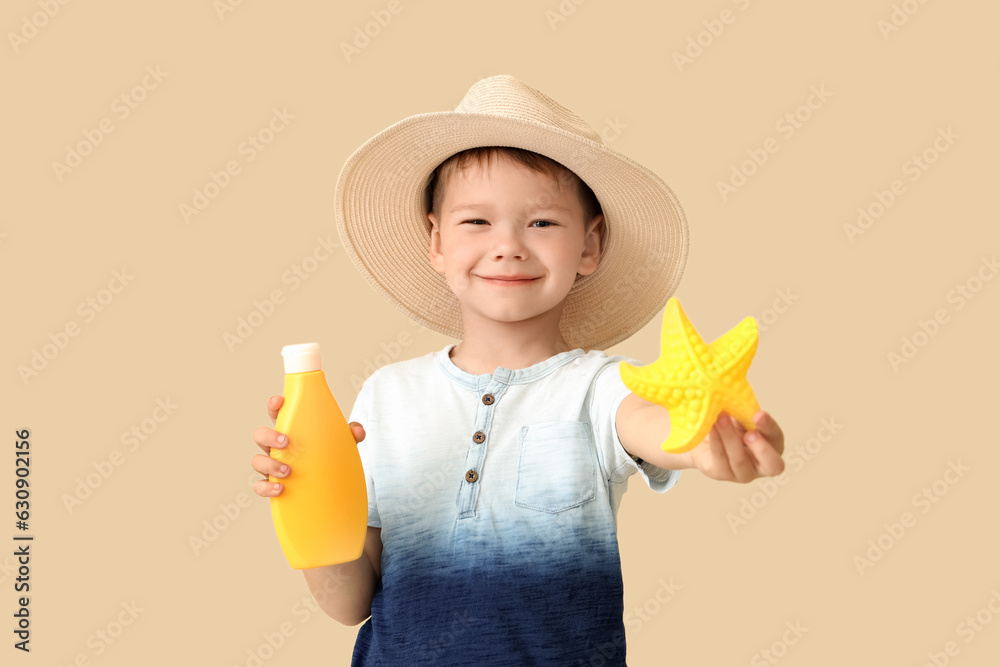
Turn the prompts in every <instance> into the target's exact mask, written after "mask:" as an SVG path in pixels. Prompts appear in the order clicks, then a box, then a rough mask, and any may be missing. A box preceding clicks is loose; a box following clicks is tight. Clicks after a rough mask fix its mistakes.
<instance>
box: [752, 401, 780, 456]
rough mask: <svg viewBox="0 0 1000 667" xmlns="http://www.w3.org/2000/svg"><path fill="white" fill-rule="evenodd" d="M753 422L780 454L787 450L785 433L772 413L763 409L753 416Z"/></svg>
mask: <svg viewBox="0 0 1000 667" xmlns="http://www.w3.org/2000/svg"><path fill="white" fill-rule="evenodd" d="M753 423H754V425H755V426H756V427H757V430H758V431H760V434H761V435H763V436H764V438H765V439H766V440H767V441H768V442H770V443H771V444H772V445H773V446H774V449H775V450H777V452H778V454H781V453H783V452H784V451H785V434H784V433H783V432H782V430H781V427H780V426H778V422H776V421H774V418H773V417H772V416H771V415H769V414H768V413H766V412H764V411H763V410H761V411H760V412H758V413H757V414H755V415H754V416H753Z"/></svg>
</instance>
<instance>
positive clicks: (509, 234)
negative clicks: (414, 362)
mask: <svg viewBox="0 0 1000 667" xmlns="http://www.w3.org/2000/svg"><path fill="white" fill-rule="evenodd" d="M599 217H600V216H599ZM428 218H429V220H430V222H431V225H432V228H431V242H430V249H429V256H430V260H431V265H432V266H433V267H434V270H435V271H437V272H438V273H443V274H444V276H445V279H446V280H447V281H448V286H449V287H450V288H451V291H452V292H454V294H455V296H456V297H458V301H459V304H460V306H461V309H462V317H463V320H464V321H465V322H466V323H469V322H470V318H475V319H476V320H477V321H479V322H483V321H484V320H491V321H494V322H520V321H523V320H526V319H530V318H535V317H539V316H544V315H546V314H550V315H555V316H554V317H552V318H550V319H551V321H552V322H553V323H554V324H555V326H556V327H558V321H559V318H558V314H561V312H562V306H563V302H564V301H565V298H566V295H567V294H568V293H569V291H570V289H571V288H572V287H573V283H574V281H575V280H576V276H577V274H580V275H589V274H590V273H593V272H594V270H595V269H596V268H597V263H598V260H599V259H600V232H601V228H602V226H603V219H598V220H597V221H596V222H594V224H593V225H592V226H591V227H590V228H589V229H588V230H587V231H586V232H585V231H584V219H583V206H582V205H581V203H580V201H579V197H578V196H577V193H576V191H575V188H573V187H572V186H570V185H568V184H566V183H562V184H561V183H560V182H559V181H557V180H556V179H554V178H552V177H551V176H549V175H548V174H544V173H537V172H534V171H532V170H530V169H528V168H526V167H524V166H522V165H520V164H516V163H513V162H511V161H509V160H508V159H506V158H501V159H498V160H497V159H495V160H491V161H490V163H489V165H488V166H483V167H479V166H476V165H475V164H473V165H472V166H470V167H469V168H468V169H466V170H456V171H453V172H452V174H451V176H450V178H449V179H448V182H447V184H446V187H445V194H444V198H443V201H442V202H441V206H440V211H439V212H438V214H437V215H436V214H435V213H429V214H428ZM554 309H558V311H555V310H554Z"/></svg>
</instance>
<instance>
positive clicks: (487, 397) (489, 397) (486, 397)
mask: <svg viewBox="0 0 1000 667" xmlns="http://www.w3.org/2000/svg"><path fill="white" fill-rule="evenodd" d="M495 400H496V399H495V398H493V394H483V403H484V404H485V405H493V401H495Z"/></svg>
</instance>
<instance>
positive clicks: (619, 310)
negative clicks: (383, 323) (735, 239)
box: [252, 76, 784, 666]
mask: <svg viewBox="0 0 1000 667" xmlns="http://www.w3.org/2000/svg"><path fill="white" fill-rule="evenodd" d="M337 201H338V205H337V214H338V226H339V229H340V233H341V238H342V240H343V242H344V246H345V248H346V249H347V252H348V254H349V255H350V256H351V258H352V260H353V261H354V262H355V263H356V265H357V266H358V267H359V269H360V270H361V271H362V273H363V274H364V275H365V276H366V277H367V278H368V279H369V280H370V281H371V282H372V284H373V285H374V286H375V287H376V289H378V291H379V292H381V293H382V294H383V295H385V296H386V297H387V298H388V299H389V300H390V301H391V302H392V303H394V305H396V306H397V307H399V308H400V309H401V310H403V311H404V312H405V313H407V315H409V316H410V317H413V318H414V319H416V320H417V321H419V322H421V323H422V324H424V325H426V326H428V327H430V328H433V329H435V330H437V331H441V332H444V333H447V334H449V335H451V336H452V337H454V338H456V339H459V340H460V342H459V343H457V344H449V345H447V346H446V347H445V348H444V349H442V350H440V351H438V352H435V353H431V354H427V355H425V356H422V357H419V358H416V359H411V360H408V361H403V362H400V363H395V364H391V365H388V366H384V367H382V368H380V369H379V370H377V371H376V372H375V373H373V374H372V375H371V376H370V377H369V378H368V380H367V381H366V382H365V384H364V385H363V386H362V388H361V391H360V393H359V394H358V397H357V400H356V402H355V405H354V409H353V411H352V412H351V416H350V419H351V422H352V428H353V429H354V433H355V437H356V438H357V439H358V442H359V443H360V444H359V451H360V453H361V457H362V461H363V464H364V469H365V474H366V477H367V484H368V503H369V509H368V526H369V527H368V539H367V542H366V546H365V553H364V555H363V556H362V557H361V558H360V559H359V560H357V561H354V562H353V563H347V564H344V565H338V566H330V567H326V568H316V569H313V570H304V574H305V578H306V581H307V583H308V585H309V587H310V590H311V591H312V592H313V595H314V596H316V599H317V602H318V603H319V604H320V605H321V607H322V608H323V609H324V610H325V611H326V612H327V613H328V614H329V615H330V616H331V617H333V618H335V619H336V620H338V621H339V622H341V623H344V624H349V625H355V624H358V623H361V622H362V621H364V620H365V619H368V620H367V622H365V623H364V625H363V626H362V627H361V629H360V630H359V633H358V638H357V642H356V644H355V649H354V656H353V662H352V664H353V665H490V666H493V665H624V664H625V632H624V624H623V617H622V615H623V591H622V575H621V563H620V559H619V553H618V542H617V536H616V516H617V510H618V507H619V504H620V502H621V497H622V494H623V493H624V492H625V490H626V488H627V483H628V479H629V477H630V476H631V475H632V474H634V473H636V472H638V473H639V474H640V475H641V476H642V479H643V480H644V482H645V483H646V485H647V486H649V488H651V489H653V490H654V491H656V492H659V493H662V492H664V491H666V490H667V489H669V488H670V487H671V486H673V484H674V483H676V481H677V479H678V476H679V474H680V473H679V471H680V470H681V469H683V468H698V469H699V470H701V471H702V472H703V473H704V474H706V475H707V476H709V477H710V478H713V479H721V480H731V481H739V482H748V481H750V480H752V479H755V478H756V477H759V476H762V475H776V474H779V473H780V472H781V471H782V470H783V467H784V465H783V462H782V460H781V452H782V450H783V446H784V445H783V436H782V433H781V429H780V428H779V427H778V425H777V423H776V422H775V421H774V420H773V419H772V418H771V417H770V416H768V415H767V413H765V412H763V411H761V412H759V413H758V414H757V415H756V416H755V418H754V421H755V424H756V425H757V430H755V431H751V432H749V433H748V432H746V431H745V430H744V429H743V428H742V427H741V426H739V424H738V423H736V422H735V420H732V419H731V418H730V417H729V416H728V415H725V414H723V415H722V416H721V417H720V419H719V420H718V421H717V422H716V424H715V426H714V427H713V429H712V432H711V433H710V435H709V436H708V437H706V439H705V441H704V442H702V443H701V444H699V445H698V446H697V447H695V448H694V449H692V450H690V451H689V452H686V453H684V454H667V453H665V452H663V451H662V450H661V449H660V443H662V442H663V441H664V440H665V439H666V437H667V435H668V434H669V432H670V418H669V414H668V412H667V410H666V409H664V408H662V407H660V406H658V405H654V404H652V403H648V402H646V401H645V400H643V399H641V398H639V397H638V396H636V395H634V394H632V393H631V392H629V390H628V389H627V388H626V387H625V385H624V384H623V383H622V381H621V377H620V375H619V372H618V362H620V361H622V360H627V361H630V362H631V363H634V364H636V365H640V364H641V362H639V361H637V360H634V359H629V358H628V357H625V356H621V355H617V356H613V357H608V356H607V355H606V354H605V353H604V352H602V351H601V349H600V348H604V347H607V346H610V345H613V344H614V343H616V342H619V341H621V340H623V339H624V338H626V337H628V336H629V335H631V334H632V333H634V332H635V331H636V330H638V329H639V328H641V327H642V326H643V325H644V324H646V323H647V322H648V321H649V320H650V319H652V318H653V317H654V316H655V315H656V314H657V312H660V311H661V309H662V307H663V305H664V303H665V302H666V300H667V298H668V297H669V295H670V293H672V291H673V290H674V289H675V287H676V284H677V281H678V279H679V276H680V273H681V271H682V269H683V263H684V258H685V255H686V248H687V235H686V234H687V230H686V226H685V223H684V217H683V213H682V212H681V209H680V207H679V205H678V204H677V202H676V200H675V198H674V197H673V194H672V193H671V192H670V190H669V188H667V186H666V185H665V184H664V183H663V182H662V181H660V180H659V178H658V177H656V176H655V175H654V174H652V173H651V172H649V171H648V170H646V169H645V168H644V167H642V166H641V165H638V164H636V163H634V162H632V161H631V160H629V159H628V158H626V157H624V156H621V155H620V154H617V153H615V152H613V151H611V150H610V149H608V148H607V147H605V146H604V145H603V142H601V140H600V136H599V135H598V134H597V133H596V132H594V130H593V129H591V128H590V127H589V126H587V124H586V123H585V122H583V121H582V120H581V119H579V118H578V117H576V116H575V115H573V114H572V112H570V111H568V110H567V109H565V108H564V107H562V106H560V105H558V104H557V103H555V102H554V101H553V100H551V99H550V98H548V97H546V96H545V95H543V94H542V93H540V92H538V91H537V90H534V89H532V88H530V87H528V86H526V85H525V84H523V83H521V82H520V81H518V80H516V79H514V78H513V77H509V76H500V77H491V78H490V79H484V80H483V81H480V82H478V83H476V84H475V85H474V86H473V87H472V88H471V89H470V90H469V93H468V94H467V95H466V97H465V98H464V99H463V101H462V103H461V104H460V105H459V107H458V108H457V109H456V111H455V112H445V113H440V114H421V115H418V116H413V117H410V118H408V119H405V120H404V121H401V122H400V123H397V124H395V125H394V126H392V127H390V128H389V129H387V130H385V131H383V132H382V133H380V134H379V135H376V136H375V137H373V138H372V139H371V140H369V142H367V143H366V144H365V145H364V146H362V147H361V148H359V149H358V151H357V152H356V153H355V154H354V155H353V156H352V157H351V158H350V159H349V160H348V162H347V164H346V165H345V167H344V170H343V171H342V173H341V176H340V179H339V182H338V186H337ZM280 405H281V398H280V397H272V398H271V400H270V401H269V402H268V414H269V415H270V417H271V418H272V420H273V419H275V417H276V415H277V410H278V408H279V407H280ZM254 436H255V437H254V439H255V441H256V442H257V444H258V445H259V446H260V447H261V448H262V449H263V450H264V452H265V454H266V453H268V452H269V451H270V448H272V447H282V446H286V445H287V444H288V443H287V438H285V437H284V436H282V435H280V434H278V433H276V432H275V431H274V430H273V429H270V428H266V427H262V428H259V429H257V431H256V432H255V434H254ZM362 441H363V442H362ZM252 465H253V468H254V469H255V470H256V471H258V472H260V473H261V474H264V475H268V474H270V475H274V476H275V477H279V478H283V477H287V476H288V475H289V474H292V471H290V470H289V469H288V466H287V465H285V464H280V463H279V462H277V461H275V460H274V459H272V458H271V457H269V456H266V455H264V454H258V455H257V456H255V457H254V458H253V460H252ZM281 488H282V486H281V484H280V483H278V484H270V483H268V482H267V480H266V479H265V480H262V481H259V482H257V483H255V485H254V490H255V492H257V493H258V494H259V495H261V496H264V497H273V496H275V495H278V494H279V493H280V492H281Z"/></svg>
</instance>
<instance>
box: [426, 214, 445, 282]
mask: <svg viewBox="0 0 1000 667" xmlns="http://www.w3.org/2000/svg"><path fill="white" fill-rule="evenodd" d="M427 220H428V221H430V223H431V243H430V247H428V249H427V256H428V258H430V260H431V268H433V269H434V270H435V271H437V272H438V273H444V256H443V255H442V254H441V229H440V228H439V227H438V221H437V216H435V215H434V213H433V212H431V213H428V214H427Z"/></svg>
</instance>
